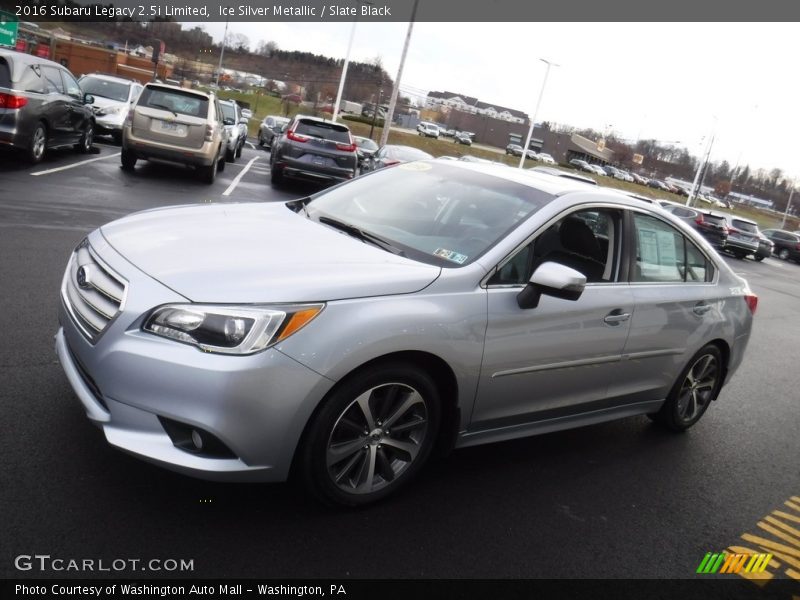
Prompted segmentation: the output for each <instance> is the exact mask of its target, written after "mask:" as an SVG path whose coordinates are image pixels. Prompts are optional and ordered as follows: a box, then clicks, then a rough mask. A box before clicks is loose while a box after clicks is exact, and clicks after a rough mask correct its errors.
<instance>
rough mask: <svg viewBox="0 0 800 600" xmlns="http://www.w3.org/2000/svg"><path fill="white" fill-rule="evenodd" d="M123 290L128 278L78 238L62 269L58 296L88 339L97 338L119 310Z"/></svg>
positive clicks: (92, 340) (122, 299) (123, 298)
mask: <svg viewBox="0 0 800 600" xmlns="http://www.w3.org/2000/svg"><path fill="white" fill-rule="evenodd" d="M126 291H127V282H126V281H125V280H124V279H122V277H120V276H119V275H117V274H116V273H114V271H112V270H111V268H110V267H109V266H108V265H106V264H105V263H103V262H102V261H101V260H100V259H99V258H98V256H97V255H96V254H95V253H94V251H93V250H92V249H91V246H89V243H88V242H87V241H86V240H84V241H83V242H81V244H80V245H79V246H78V247H77V248H76V249H75V252H73V254H72V257H71V258H70V261H69V264H68V265H67V271H66V273H64V281H63V283H62V285H61V298H62V299H63V301H64V306H65V307H66V308H67V312H69V314H70V316H71V317H72V320H73V321H74V323H75V324H76V325H77V326H78V329H80V330H81V332H82V333H83V334H84V335H85V336H86V337H87V338H89V340H90V341H91V342H95V341H97V339H98V338H99V337H100V334H102V333H103V331H104V330H105V329H106V327H108V324H109V323H110V322H111V321H112V320H113V319H114V317H116V316H117V315H118V314H119V312H120V310H122V304H123V302H124V301H125V292H126Z"/></svg>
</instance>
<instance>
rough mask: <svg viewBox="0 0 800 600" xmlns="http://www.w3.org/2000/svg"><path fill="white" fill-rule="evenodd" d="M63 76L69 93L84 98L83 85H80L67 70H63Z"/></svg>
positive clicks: (74, 96)
mask: <svg viewBox="0 0 800 600" xmlns="http://www.w3.org/2000/svg"><path fill="white" fill-rule="evenodd" d="M61 76H62V77H63V78H64V88H65V89H66V90H67V95H68V96H72V97H73V98H77V99H83V90H81V86H80V85H78V82H77V81H75V78H74V77H73V76H72V75H70V74H69V73H67V72H66V71H61Z"/></svg>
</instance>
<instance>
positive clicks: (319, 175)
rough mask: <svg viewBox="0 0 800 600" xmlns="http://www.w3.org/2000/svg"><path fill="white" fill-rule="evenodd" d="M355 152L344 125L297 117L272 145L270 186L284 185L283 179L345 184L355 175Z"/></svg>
mask: <svg viewBox="0 0 800 600" xmlns="http://www.w3.org/2000/svg"><path fill="white" fill-rule="evenodd" d="M356 150H357V148H356V145H355V143H354V142H353V138H352V136H351V135H350V129H349V128H348V127H347V126H346V125H342V124H341V123H334V122H332V121H327V120H325V119H320V118H317V117H309V116H304V115H297V116H296V117H294V118H293V119H292V121H291V122H290V123H289V126H288V127H287V128H286V132H285V133H284V134H283V135H280V136H276V137H275V139H274V140H273V142H272V152H271V155H270V171H271V175H270V176H271V180H272V183H274V184H280V183H283V181H284V179H285V178H294V179H305V180H307V181H316V182H320V183H338V182H340V181H347V180H349V179H352V178H353V177H355V175H356V165H357V164H358V157H357V155H356Z"/></svg>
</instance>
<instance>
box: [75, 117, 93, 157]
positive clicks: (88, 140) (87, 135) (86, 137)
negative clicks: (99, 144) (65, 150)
mask: <svg viewBox="0 0 800 600" xmlns="http://www.w3.org/2000/svg"><path fill="white" fill-rule="evenodd" d="M92 144H94V124H93V123H92V122H91V121H90V122H89V123H88V124H87V125H86V129H84V130H83V135H82V136H81V139H80V141H79V142H78V145H77V146H76V148H77V149H78V152H80V153H81V154H89V153H90V152H91V151H92Z"/></svg>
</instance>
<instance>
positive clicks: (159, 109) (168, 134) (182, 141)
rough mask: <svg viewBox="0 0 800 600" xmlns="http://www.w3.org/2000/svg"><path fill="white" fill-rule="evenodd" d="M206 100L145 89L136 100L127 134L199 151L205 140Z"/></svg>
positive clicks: (185, 92) (169, 90)
mask: <svg viewBox="0 0 800 600" xmlns="http://www.w3.org/2000/svg"><path fill="white" fill-rule="evenodd" d="M208 102H209V99H208V96H205V95H203V94H196V93H193V92H191V91H189V90H176V89H172V88H167V87H162V86H159V85H147V86H145V88H144V90H143V91H142V93H141V95H140V96H139V101H138V102H137V103H136V109H135V111H134V115H133V123H132V127H131V133H132V134H133V135H134V136H135V137H138V138H144V139H148V140H152V141H154V142H161V143H163V144H168V145H170V146H182V147H185V148H189V149H199V148H201V147H202V146H203V143H204V142H205V137H206V126H207V125H208V124H209V122H208V108H209V107H208Z"/></svg>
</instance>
